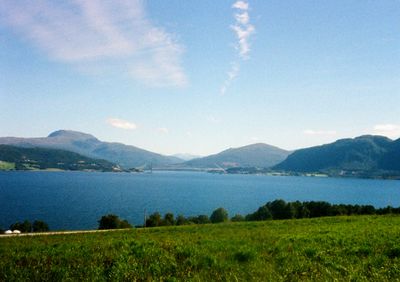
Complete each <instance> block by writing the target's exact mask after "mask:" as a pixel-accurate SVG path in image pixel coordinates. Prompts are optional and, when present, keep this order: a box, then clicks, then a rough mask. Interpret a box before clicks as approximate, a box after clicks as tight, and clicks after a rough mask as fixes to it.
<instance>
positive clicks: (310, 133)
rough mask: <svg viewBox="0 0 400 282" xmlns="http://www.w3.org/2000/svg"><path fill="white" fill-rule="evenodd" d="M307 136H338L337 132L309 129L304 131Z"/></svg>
mask: <svg viewBox="0 0 400 282" xmlns="http://www.w3.org/2000/svg"><path fill="white" fill-rule="evenodd" d="M303 133H304V134H306V135H336V134H337V132H336V131H335V130H312V129H307V130H304V131H303Z"/></svg>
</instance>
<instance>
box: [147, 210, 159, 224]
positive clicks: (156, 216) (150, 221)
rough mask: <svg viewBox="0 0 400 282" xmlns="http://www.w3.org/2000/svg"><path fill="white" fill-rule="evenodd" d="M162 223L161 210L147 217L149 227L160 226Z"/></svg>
mask: <svg viewBox="0 0 400 282" xmlns="http://www.w3.org/2000/svg"><path fill="white" fill-rule="evenodd" d="M161 223H162V220H161V215H160V213H159V212H155V213H153V214H151V215H150V216H149V218H148V219H146V226H147V227H156V226H160V225H161Z"/></svg>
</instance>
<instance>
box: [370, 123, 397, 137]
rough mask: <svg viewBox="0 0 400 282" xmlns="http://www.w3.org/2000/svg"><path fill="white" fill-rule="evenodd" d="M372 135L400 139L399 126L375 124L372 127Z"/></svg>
mask: <svg viewBox="0 0 400 282" xmlns="http://www.w3.org/2000/svg"><path fill="white" fill-rule="evenodd" d="M374 134H377V135H383V136H387V137H389V138H394V139H396V138H399V137H400V124H377V125H375V126H374Z"/></svg>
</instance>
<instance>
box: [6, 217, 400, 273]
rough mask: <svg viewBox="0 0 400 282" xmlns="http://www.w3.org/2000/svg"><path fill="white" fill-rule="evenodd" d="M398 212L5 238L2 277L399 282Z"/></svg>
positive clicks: (399, 238) (399, 227) (399, 226)
mask: <svg viewBox="0 0 400 282" xmlns="http://www.w3.org/2000/svg"><path fill="white" fill-rule="evenodd" d="M399 234H400V217H399V216H376V215H373V216H341V217H325V218H314V219H299V220H276V221H263V222H240V223H222V224H205V225H192V226H172V227H163V228H148V229H126V230H123V231H116V232H100V233H99V232H94V233H84V234H68V235H58V236H34V237H30V236H26V237H19V238H16V237H7V238H4V239H3V240H2V242H1V244H0V281H21V280H22V281H27V280H30V281H39V280H40V281H66V280H68V281H71V280H73V281H75V280H85V281H90V280H91V281H93V280H95V281H106V280H107V281H143V280H146V281H149V280H157V281H187V280H194V281H215V280H224V281H260V280H262V281H298V280H302V281H303V280H312V281H333V280H339V281H343V280H345V281H350V280H352V281H355V280H357V281H371V280H372V281H395V280H396V279H398V278H399V277H400V268H399V265H400V247H399V246H400V236H399Z"/></svg>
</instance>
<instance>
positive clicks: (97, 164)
mask: <svg viewBox="0 0 400 282" xmlns="http://www.w3.org/2000/svg"><path fill="white" fill-rule="evenodd" d="M0 161H2V162H7V163H9V164H13V165H12V167H11V168H12V169H16V170H38V169H62V170H95V171H115V170H119V168H118V166H117V165H115V164H113V163H110V162H108V161H105V160H98V159H92V158H88V157H84V156H82V155H79V154H77V153H73V152H69V151H65V150H57V149H45V148H20V147H15V146H9V145H0Z"/></svg>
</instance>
